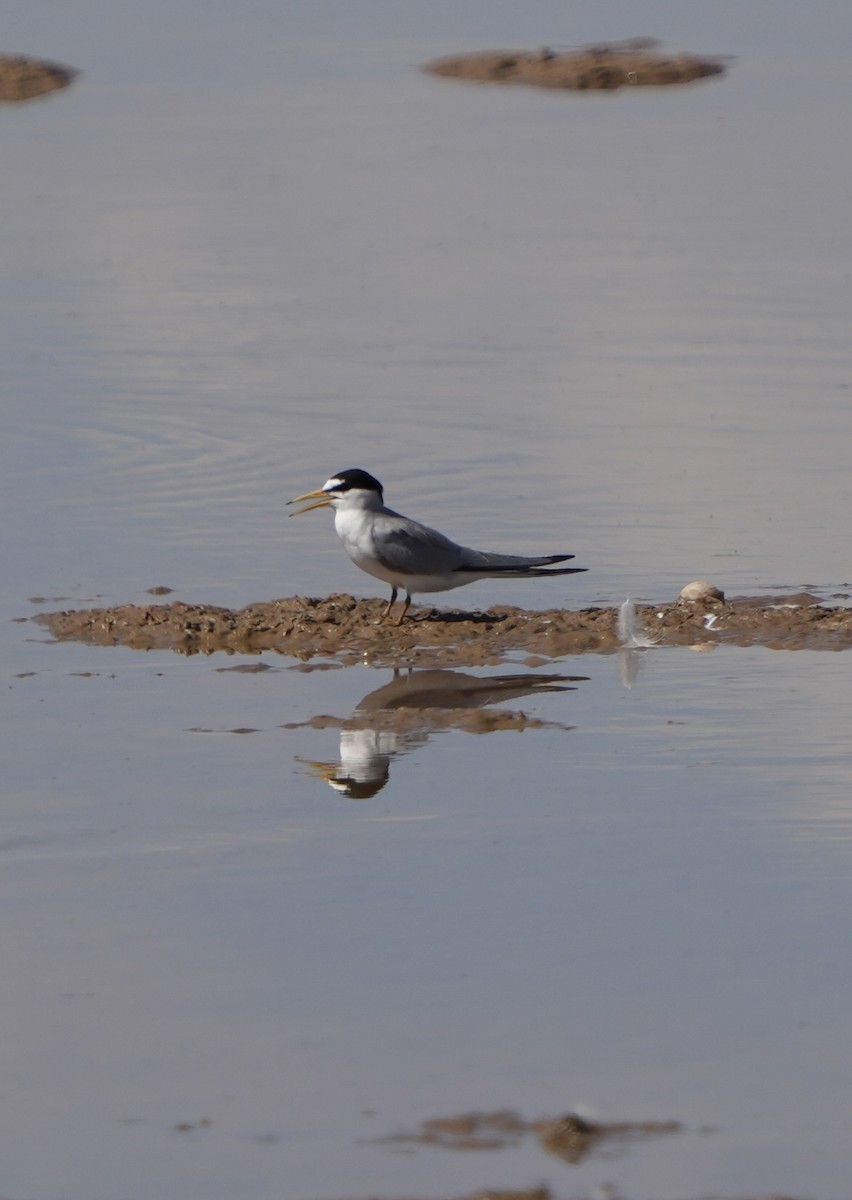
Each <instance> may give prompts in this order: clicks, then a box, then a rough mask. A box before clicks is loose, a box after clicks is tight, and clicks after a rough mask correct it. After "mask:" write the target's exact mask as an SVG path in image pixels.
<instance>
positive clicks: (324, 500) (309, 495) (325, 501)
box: [287, 488, 331, 517]
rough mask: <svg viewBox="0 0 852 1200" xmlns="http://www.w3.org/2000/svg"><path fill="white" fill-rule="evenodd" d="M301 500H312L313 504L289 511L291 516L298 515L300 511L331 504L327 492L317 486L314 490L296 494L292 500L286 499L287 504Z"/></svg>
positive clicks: (300, 513)
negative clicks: (302, 494)
mask: <svg viewBox="0 0 852 1200" xmlns="http://www.w3.org/2000/svg"><path fill="white" fill-rule="evenodd" d="M303 500H313V501H314V503H313V504H309V505H308V507H307V508H300V509H299V511H298V512H293V513H290V516H291V517H300V516H301V515H302V513H306V512H310V511H311V510H312V509H314V508H325V507H326V506H327V505H329V504H331V496H329V494H328V492H324V491H323V490H322V488H318V489H317V491H315V492H305V494H304V496H296V497H294V498H293V499H292V500H288V501H287V503H288V505H289V504H301V502H302V501H303Z"/></svg>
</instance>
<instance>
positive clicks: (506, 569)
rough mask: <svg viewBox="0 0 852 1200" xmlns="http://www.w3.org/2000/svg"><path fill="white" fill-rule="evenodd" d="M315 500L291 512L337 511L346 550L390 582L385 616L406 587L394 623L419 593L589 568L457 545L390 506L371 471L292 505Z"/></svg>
mask: <svg viewBox="0 0 852 1200" xmlns="http://www.w3.org/2000/svg"><path fill="white" fill-rule="evenodd" d="M304 500H313V502H314V503H313V504H309V505H308V506H307V507H306V508H301V509H299V511H298V512H297V513H291V516H294V517H297V516H301V515H302V513H306V512H311V511H312V510H313V509H315V508H325V507H326V506H327V505H329V506H331V507H332V508H333V509H334V528H335V530H336V532H337V536H338V537H339V538H340V540H341V542H343V548H344V549H345V551H346V553H347V554H348V555H349V557H350V558H351V559H352V561H353V562H354V563H355V566H356V567H360V568H361V570H362V571H366V572H367V574H368V575H373V576H375V578H376V579H382V580H384V582H385V583H389V584H390V586H391V597H390V600H389V601H388V604H387V608H386V609H385V611H384V613H383V614H382V616H383V617H387V616H389V615H390V611H391V609H392V608H393V605H394V602H395V600H396V597H397V591H398V589H399V588H404V589H405V604H404V605H403V607H402V612H401V613H400V615H399V619H398V621H397V622H396V623H397V625H401V624H402V622H403V620H404V619H405V615H406V613H407V612H408V610H409V608H410V606H411V597H412V596H413V595H415V594H416V593H419V592H446V591H449V590H450V589H451V588H457V587H463V586H464V585H465V584H466V583H473V582H474V581H475V580H477V579H503V578H506V577H508V578H511V579H516V578H517V579H528V578H530V577H536V576H540V575H575V574H578V573H579V572H581V571H585V570H587V568H586V567H560V568H558V569H557V570H552V569H550V568H552V566H553V564H554V563H560V562H566V561H567V560H568V559H569V558H573V557H574V555H573V554H545V555H541V556H538V557H536V558H526V557H523V556H521V555H517V554H493V553H490V552H489V551H487V550H471V549H470V547H468V546H459V545H457V544H456V543H455V542H451V541H450V539H449V538H448V537H444V535H443V534H442V533H438V531H437V530H436V529H429V528H428V526H426V525H421V524H420V522H419V521H412V520H411V519H410V518H409V517H403V516H401V514H400V513H397V512H394V511H393V510H392V509H390V508H386V507H385V504H384V489H383V488H382V485H381V484H380V483H379V481H378V479H375V478H374V477H373V476H372V475H370V474H369V473H368V472H367V471H362V470H361V469H360V468H359V467H350V468H349V469H348V470H346V471H339V472H338V473H337V474H336V475H332V477H331V479H327V480H326V482H325V483H324V484H323V485H322V487H321V488H317V490H316V491H314V492H305V494H304V495H303V496H296V497H295V499H293V500H289V501H288V504H300V503H301V502H302V501H304Z"/></svg>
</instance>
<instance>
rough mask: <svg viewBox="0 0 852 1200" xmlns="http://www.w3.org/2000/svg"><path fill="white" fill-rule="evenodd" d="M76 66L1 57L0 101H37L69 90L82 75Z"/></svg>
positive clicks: (27, 58)
mask: <svg viewBox="0 0 852 1200" xmlns="http://www.w3.org/2000/svg"><path fill="white" fill-rule="evenodd" d="M79 73H80V72H79V71H75V70H74V68H73V67H66V66H63V64H62V63H55V62H46V61H45V60H44V59H42V58H29V57H27V56H26V55H23V54H15V55H8V54H3V55H0V102H6V103H17V102H19V101H21V100H35V99H36V97H38V96H46V95H47V94H48V92H56V91H59V90H60V89H61V88H66V87H68V85H69V84H71V83H73V81H74V80H75V79H76V77H77V76H78V75H79Z"/></svg>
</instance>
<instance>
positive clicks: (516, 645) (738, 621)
mask: <svg viewBox="0 0 852 1200" xmlns="http://www.w3.org/2000/svg"><path fill="white" fill-rule="evenodd" d="M383 609H384V601H382V600H356V599H355V598H354V597H353V596H349V595H334V596H328V597H325V598H321V599H316V598H310V597H307V596H293V597H289V598H287V599H283V600H273V601H270V602H268V603H261V604H250V605H249V606H248V607H247V608H243V609H239V610H233V609H228V608H218V607H213V606H211V605H207V604H184V603H181V602H174V603H171V604H150V605H144V604H143V605H135V604H123V605H119V606H118V607H115V608H85V609H78V610H73V611H66V612H53V613H42V614H39V616H37V617H36V618H34V619H35V620H36V621H37V622H39V623H41V624H43V625H45V626H47V628H48V629H49V630H50V632H51V634H52V635H53V637H54V638H55V639H56V640H57V641H83V642H90V643H92V644H95V645H100V646H113V645H123V646H131V647H133V648H135V649H139V650H153V649H169V650H174V651H175V652H176V653H179V654H213V653H216V652H217V651H224V652H226V653H239V654H258V653H260V652H261V651H264V650H266V651H274V652H275V653H277V654H283V655H288V656H290V657H291V658H296V659H301V660H303V661H307V660H309V659H311V658H314V657H317V656H322V657H331V658H336V659H338V660H340V661H342V662H355V661H363V660H364V659H365V658H366V659H367V660H368V661H375V662H377V663H379V662H382V661H388V662H394V661H398V660H400V659H404V660H405V661H406V662H409V663H412V664H414V663H418V664H423V665H453V664H458V665H462V664H464V665H487V664H494V663H498V662H500V661H501V660H502V659H503V657H504V656H505V655H506V654H508V653H517V652H519V651H520V652H526V653H527V654H528V655H529V656H530V657H531V658H533V659H550V658H558V657H561V656H563V655H566V654H581V653H584V652H587V651H588V652H597V653H607V652H612V651H614V650H616V649H618V648H619V646H620V645H621V640H620V638H619V634H618V609H615V608H584V609H580V610H578V611H572V610H570V609H560V608H554V609H549V610H547V611H544V612H532V611H528V610H525V609H521V608H508V607H500V608H491V609H488V611H486V612H480V613H476V612H459V611H452V610H441V609H435V608H426V607H421V608H417V609H415V610H414V611H413V613H412V615H411V616H410V617H409V619H408V620H406V622H405V623H404V624H403V625H401V626H397V625H394V624H392V623H388V622H385V621H382V619H381V614H382V612H383ZM636 627H637V629H639V630H640V631H644V632H645V633H646V634H647V639H648V641H649V642H653V643H654V644H660V645H667V646H672V645H679V646H695V647H699V648H706V649H710V648H712V647H713V646H715V645H719V644H728V645H730V644H733V645H738V646H753V645H762V646H768V647H770V648H772V649H776V650H802V649H812V650H845V649H848V648H849V647H852V608H842V607H829V606H827V605H825V604H824V603H821V602H819V601H818V600H817V598H816V597H813V596H811V595H809V594H807V593H797V594H794V595H782V596H764V597H760V598H758V599H734V600H731V601H729V602H728V603H724V602H721V601H709V602H701V603H693V604H683V603H680V604H678V603H673V604H661V605H647V604H640V605H637V606H636ZM638 644H639V645H641V644H647V643H643V642H639V643H638ZM538 665H540V664H538Z"/></svg>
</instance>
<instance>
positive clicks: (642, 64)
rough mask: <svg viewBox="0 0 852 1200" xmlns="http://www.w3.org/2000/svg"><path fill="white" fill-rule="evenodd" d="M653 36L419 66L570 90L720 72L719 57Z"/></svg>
mask: <svg viewBox="0 0 852 1200" xmlns="http://www.w3.org/2000/svg"><path fill="white" fill-rule="evenodd" d="M658 46H659V43H658V42H657V41H656V40H655V39H654V38H633V39H631V40H629V41H626V42H616V43H607V44H601V45H597V46H583V47H581V48H580V49H577V50H568V51H558V50H554V49H552V48H551V47H549V46H544V47H542V48H541V49H540V50H532V51H528V50H486V51H480V52H478V53H474V54H457V55H452V56H450V57H448V58H439V59H435V61H434V62H430V63H426V65H425V66H424V67H423V70H424V71H427V72H428V73H429V74H431V75H443V76H449V77H450V78H453V79H468V80H471V81H473V82H477V83H526V84H532V85H533V86H534V87H546V88H563V89H567V90H569V91H608V92H611V91H615V90H617V89H618V88H622V87H662V86H665V85H669V84H676V83H692V82H693V81H694V80H696V79H706V78H709V77H711V76H713V75H722V74H723V73H724V71H725V64H724V62H722V61H721V60H720V59H718V58H704V57H700V56H698V55H695V54H674V55H671V54H663V53H661V52H660V51H659V50H658V48H657V47H658Z"/></svg>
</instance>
